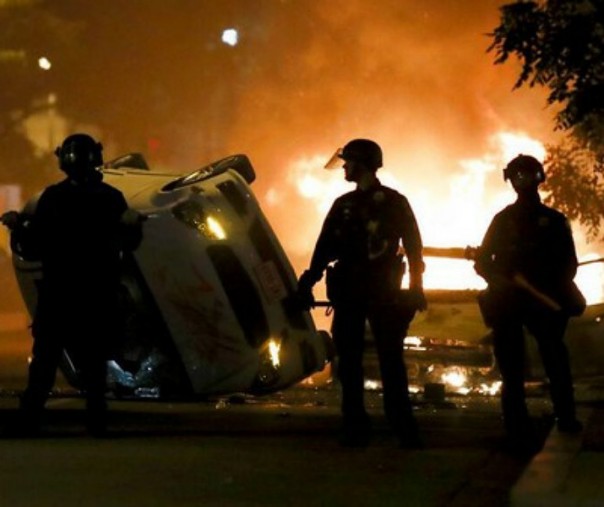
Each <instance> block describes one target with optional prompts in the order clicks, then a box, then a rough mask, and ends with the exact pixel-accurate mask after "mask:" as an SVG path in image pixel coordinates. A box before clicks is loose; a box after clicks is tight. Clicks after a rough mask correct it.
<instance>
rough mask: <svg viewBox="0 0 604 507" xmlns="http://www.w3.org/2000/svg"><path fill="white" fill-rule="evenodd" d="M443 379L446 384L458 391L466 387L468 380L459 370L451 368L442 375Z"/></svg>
mask: <svg viewBox="0 0 604 507" xmlns="http://www.w3.org/2000/svg"><path fill="white" fill-rule="evenodd" d="M441 379H442V381H443V382H444V383H445V384H448V385H450V386H451V387H454V388H457V389H459V388H461V387H463V386H465V384H466V382H467V380H468V379H467V377H466V374H465V373H463V372H462V371H461V370H460V369H458V368H451V369H449V370H447V371H445V373H443V374H442V377H441Z"/></svg>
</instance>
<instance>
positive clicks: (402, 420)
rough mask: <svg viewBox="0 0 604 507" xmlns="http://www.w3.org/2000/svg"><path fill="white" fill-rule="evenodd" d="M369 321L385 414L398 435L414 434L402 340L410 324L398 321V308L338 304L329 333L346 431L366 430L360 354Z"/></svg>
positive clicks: (366, 418)
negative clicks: (331, 338) (332, 343)
mask: <svg viewBox="0 0 604 507" xmlns="http://www.w3.org/2000/svg"><path fill="white" fill-rule="evenodd" d="M366 321H369V324H370V326H371V330H372V332H373V335H374V340H375V346H376V349H377V353H378V359H379V365H380V374H381V377H382V384H383V393H384V412H385V414H386V417H387V419H388V422H389V424H390V425H391V427H392V428H393V430H394V431H395V432H396V433H398V434H401V435H402V434H405V433H407V432H409V431H415V429H416V426H415V419H414V417H413V412H412V406H411V401H410V399H409V384H408V379H407V369H406V367H405V363H404V362H403V338H404V337H405V334H406V332H407V328H408V325H409V323H408V322H402V321H401V315H400V308H399V307H398V306H397V305H366V304H351V305H338V306H336V307H335V309H334V317H333V325H332V334H333V339H334V342H335V346H336V350H337V353H338V359H339V362H338V370H337V371H338V377H339V380H340V383H341V388H342V405H341V406H342V416H343V422H344V426H345V427H348V428H359V429H368V427H369V417H368V415H367V412H366V410H365V405H364V396H363V393H364V375H363V351H364V345H365V322H366Z"/></svg>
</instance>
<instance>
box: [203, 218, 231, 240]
mask: <svg viewBox="0 0 604 507" xmlns="http://www.w3.org/2000/svg"><path fill="white" fill-rule="evenodd" d="M206 225H207V232H209V235H210V236H211V237H212V238H213V239H221V240H222V239H225V238H226V233H225V232H224V229H223V228H222V225H220V222H219V221H218V220H216V219H215V218H213V217H208V218H207V219H206Z"/></svg>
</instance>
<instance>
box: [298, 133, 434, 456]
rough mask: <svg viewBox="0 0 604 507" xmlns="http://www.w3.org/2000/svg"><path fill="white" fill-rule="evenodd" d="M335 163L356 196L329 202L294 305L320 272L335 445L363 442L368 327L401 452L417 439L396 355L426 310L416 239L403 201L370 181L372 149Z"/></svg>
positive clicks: (341, 155) (358, 143)
mask: <svg viewBox="0 0 604 507" xmlns="http://www.w3.org/2000/svg"><path fill="white" fill-rule="evenodd" d="M342 163H343V168H344V176H345V178H346V180H347V181H350V182H352V183H355V184H356V189H355V190H353V191H352V192H349V193H346V194H344V195H342V196H340V197H339V198H338V199H336V201H335V202H334V204H333V206H332V207H331V209H330V211H329V213H328V214H327V217H326V219H325V222H324V224H323V228H322V230H321V233H320V235H319V238H318V240H317V243H316V246H315V249H314V252H313V255H312V259H311V263H310V267H309V268H308V269H307V270H306V271H304V273H303V274H302V275H301V277H300V279H299V282H298V298H299V300H300V301H301V302H302V304H303V306H305V307H306V308H310V307H312V306H313V304H314V297H313V294H312V289H313V286H314V285H315V284H316V283H317V282H318V281H319V280H320V279H321V278H322V277H323V273H324V272H326V284H327V295H328V298H329V300H330V303H331V305H332V306H333V309H334V317H333V324H332V333H333V339H334V343H335V346H336V350H337V355H338V368H337V373H338V378H339V380H340V383H341V387H342V400H341V407H342V416H343V431H342V437H341V443H342V444H343V445H347V446H365V445H367V444H368V443H369V438H370V429H371V428H370V420H369V416H368V414H367V412H366V410H365V405H364V399H363V391H364V376H363V365H362V362H363V351H364V346H365V323H366V321H368V322H369V324H370V327H371V330H372V333H373V338H374V341H375V346H376V349H377V352H378V358H379V363H380V371H381V377H382V383H383V387H384V410H385V413H386V416H387V418H388V420H389V423H390V425H391V427H392V429H393V430H394V432H395V433H396V435H397V437H398V438H399V443H400V445H401V446H403V447H415V446H418V445H420V438H419V432H418V428H417V424H416V421H415V418H414V416H413V413H412V406H411V402H410V399H409V393H408V379H407V371H406V367H405V364H404V362H403V356H402V353H403V339H404V337H405V335H406V332H407V329H408V326H409V324H410V322H411V320H412V318H413V315H414V314H415V312H416V311H417V310H420V311H423V310H425V308H426V300H425V297H424V292H423V283H422V278H423V270H424V264H423V260H422V241H421V236H420V232H419V229H418V226H417V222H416V219H415V216H414V214H413V211H412V209H411V206H410V205H409V202H408V201H407V199H406V197H404V196H403V195H401V194H399V193H398V192H397V191H395V190H393V189H391V188H388V187H386V186H384V185H382V184H381V183H380V181H379V179H378V178H377V176H376V172H377V170H378V168H380V167H382V150H381V148H380V146H379V145H378V144H377V143H375V142H374V141H372V140H369V139H354V140H352V141H350V142H349V143H348V144H346V145H345V146H344V147H343V148H342V149H339V150H338V151H337V152H336V153H335V154H334V156H333V157H332V159H331V160H330V161H329V162H328V164H327V166H326V167H328V168H331V167H334V166H335V165H340V166H342ZM401 242H402V246H403V247H404V251H405V255H406V257H407V261H408V264H409V276H410V284H409V285H410V289H409V291H402V290H401V283H402V278H403V274H404V268H405V264H404V262H403V257H402V255H401V249H400V246H401Z"/></svg>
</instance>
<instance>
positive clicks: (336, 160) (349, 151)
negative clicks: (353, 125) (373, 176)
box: [325, 139, 383, 171]
mask: <svg viewBox="0 0 604 507" xmlns="http://www.w3.org/2000/svg"><path fill="white" fill-rule="evenodd" d="M342 161H344V162H346V161H355V162H359V163H361V164H363V165H365V166H366V167H367V168H368V169H370V170H371V171H377V170H378V168H380V167H382V165H383V163H382V148H380V145H379V144H377V143H376V142H375V141H372V140H370V139H353V140H352V141H350V142H348V143H347V144H346V145H345V146H344V147H343V148H339V149H338V150H336V152H335V153H334V154H333V156H332V157H331V159H330V160H329V161H328V162H327V164H326V165H325V167H326V168H327V169H333V168H336V167H342Z"/></svg>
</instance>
